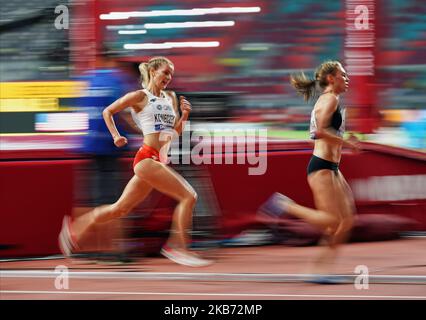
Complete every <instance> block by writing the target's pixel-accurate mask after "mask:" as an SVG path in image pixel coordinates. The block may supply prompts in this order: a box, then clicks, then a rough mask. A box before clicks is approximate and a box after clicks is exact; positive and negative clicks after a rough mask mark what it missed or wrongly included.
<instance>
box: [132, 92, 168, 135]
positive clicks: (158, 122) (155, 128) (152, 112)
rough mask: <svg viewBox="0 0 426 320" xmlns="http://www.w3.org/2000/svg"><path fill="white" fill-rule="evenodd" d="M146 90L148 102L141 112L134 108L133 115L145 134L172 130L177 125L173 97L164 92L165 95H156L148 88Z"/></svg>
mask: <svg viewBox="0 0 426 320" xmlns="http://www.w3.org/2000/svg"><path fill="white" fill-rule="evenodd" d="M142 91H143V92H145V94H146V96H147V99H148V103H147V104H146V106H145V107H144V108H143V109H142V111H140V112H135V110H134V109H133V108H131V110H132V117H133V120H134V121H135V123H136V125H137V126H138V127H139V129H141V130H142V133H143V134H144V135H148V134H150V133H157V132H161V131H165V130H172V129H173V128H174V126H175V121H176V113H175V110H174V108H173V102H172V98H171V97H169V96H167V95H166V94H165V93H164V92H162V95H163V97H161V98H160V97H156V96H154V95H153V94H152V93H151V92H149V91H148V90H147V89H143V90H142Z"/></svg>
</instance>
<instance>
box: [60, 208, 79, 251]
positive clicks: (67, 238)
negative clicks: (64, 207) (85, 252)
mask: <svg viewBox="0 0 426 320" xmlns="http://www.w3.org/2000/svg"><path fill="white" fill-rule="evenodd" d="M58 240H59V249H60V250H61V252H62V254H63V255H64V256H65V257H67V258H70V257H71V256H72V254H73V253H74V252H75V251H77V250H78V245H77V243H76V241H75V239H73V235H72V233H71V218H70V217H69V216H65V217H64V219H63V221H62V229H61V232H60V233H59V239H58Z"/></svg>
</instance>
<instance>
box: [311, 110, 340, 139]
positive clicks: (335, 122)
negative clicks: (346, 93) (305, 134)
mask: <svg viewBox="0 0 426 320" xmlns="http://www.w3.org/2000/svg"><path fill="white" fill-rule="evenodd" d="M345 111H346V110H345V108H343V107H341V106H340V104H339V105H337V109H336V111H334V113H333V115H332V117H331V123H330V127H329V128H333V129H334V130H336V135H338V136H339V137H343V135H344V133H345V113H346V112H345ZM309 131H310V138H311V139H315V132H316V131H317V122H316V119H315V112H314V110H312V113H311V124H310V128H309Z"/></svg>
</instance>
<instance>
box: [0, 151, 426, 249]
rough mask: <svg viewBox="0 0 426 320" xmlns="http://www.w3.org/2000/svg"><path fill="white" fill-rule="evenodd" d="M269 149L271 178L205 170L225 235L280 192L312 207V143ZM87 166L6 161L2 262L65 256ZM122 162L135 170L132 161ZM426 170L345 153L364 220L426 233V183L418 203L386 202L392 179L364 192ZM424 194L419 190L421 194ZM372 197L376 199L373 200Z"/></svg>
mask: <svg viewBox="0 0 426 320" xmlns="http://www.w3.org/2000/svg"><path fill="white" fill-rule="evenodd" d="M268 150H269V152H268V161H267V171H266V173H265V174H264V175H258V176H255V175H248V168H249V167H255V166H253V165H249V164H248V163H247V164H236V161H235V160H234V164H233V165H214V164H211V165H206V167H207V168H208V170H209V172H210V175H211V179H212V184H213V187H214V191H215V193H216V198H217V201H218V205H219V208H220V211H221V217H220V224H221V236H223V237H226V236H230V235H234V234H237V233H239V232H241V231H242V230H245V229H247V228H249V227H251V226H254V225H256V224H257V222H256V219H255V213H256V209H257V208H258V207H259V205H260V204H261V203H262V202H263V201H265V200H266V199H267V198H268V197H269V195H271V193H273V192H275V191H278V192H282V193H284V194H286V195H288V196H289V197H291V198H293V199H294V200H295V201H297V202H300V203H301V204H304V205H307V206H313V202H312V194H311V191H310V190H309V187H308V184H307V182H306V166H307V163H308V161H309V157H310V155H311V152H312V150H311V144H309V143H298V144H294V143H285V144H283V143H281V144H278V143H276V144H274V143H270V144H268ZM80 161H83V160H59V159H57V160H40V161H25V160H15V161H12V160H7V161H5V160H3V161H2V162H0V176H1V184H0V204H1V207H0V208H1V210H0V220H1V224H0V245H1V246H3V247H4V246H12V247H11V248H10V249H7V250H1V251H0V256H3V257H10V256H36V255H48V254H57V253H58V252H59V250H58V247H57V236H58V233H59V230H60V227H61V221H62V218H63V216H64V215H65V214H70V213H71V209H72V199H73V168H74V166H75V165H76V164H78V163H79V162H80ZM123 161H124V162H125V164H126V165H128V168H129V170H130V168H131V165H130V164H131V161H132V159H130V158H127V159H123ZM425 163H426V155H425V154H424V153H419V152H411V151H408V150H403V149H397V148H390V147H383V146H379V145H373V144H364V151H363V152H362V153H360V154H357V155H353V154H349V153H344V155H343V158H342V162H341V171H342V172H343V174H344V175H345V177H346V179H347V180H348V182H349V183H350V184H353V183H354V182H355V184H356V185H357V186H358V187H356V188H357V189H360V190H361V192H358V191H359V190H358V191H357V192H355V194H356V196H357V197H358V198H357V199H356V200H357V209H358V212H359V213H360V214H363V213H387V214H389V213H393V214H399V215H402V216H405V217H410V218H414V219H415V220H417V221H419V225H418V228H417V229H416V230H426V196H424V192H425V191H424V190H426V186H425V185H424V181H425V180H424V179H423V180H421V179H420V180H416V181H420V182H418V184H419V185H418V186H417V185H416V186H414V187H413V185H412V180H409V181H410V185H408V187H407V188H411V189H410V190H411V191H410V192H408V194H409V195H410V194H413V192H417V194H419V198H418V199H406V200H392V197H393V196H394V194H395V192H396V193H398V190H396V191H395V190H394V192H393V193H392V192H390V191H392V190H390V191H389V192H388V193H385V196H387V197H388V198H389V199H387V198H386V199H380V197H381V196H383V195H381V194H380V192H378V191H381V190H384V188H386V187H387V184H388V182H389V180H381V181H380V180H379V181H378V182H377V181H376V180H375V181H373V183H370V184H367V185H366V186H367V187H368V186H369V188H370V189H371V190H369V191H368V192H367V193H365V192H364V194H363V193H362V190H364V185H365V181H369V180H368V179H372V177H379V178H380V177H385V176H388V177H389V176H391V177H392V176H397V179H396V180H394V182H393V183H394V184H395V183H396V184H399V181H402V182H401V183H403V182H404V181H405V180H404V179H405V178H403V179H402V180H398V177H401V176H408V177H410V176H415V177H420V178H422V177H423V178H424V177H425V175H426V166H425ZM392 179H394V178H392ZM395 181H396V182H395ZM422 183H423V184H422ZM367 187H366V188H367ZM396 187H398V185H396ZM417 187H419V188H420V191H419V190H417V191H416V188H417ZM375 190H376V191H375ZM377 190H378V191H377ZM401 190H404V188H403V189H401ZM354 191H356V190H354ZM366 194H367V195H368V196H371V197H372V199H371V198H368V197H367V198H366V197H365V195H366ZM371 194H372V195H371ZM360 197H361V198H360ZM362 197H364V198H362ZM375 197H376V198H378V199H375ZM152 219H155V217H152Z"/></svg>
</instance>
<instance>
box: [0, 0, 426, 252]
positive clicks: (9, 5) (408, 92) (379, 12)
mask: <svg viewBox="0 0 426 320" xmlns="http://www.w3.org/2000/svg"><path fill="white" fill-rule="evenodd" d="M358 5H364V6H366V8H367V9H368V15H369V16H368V22H369V28H368V29H360V30H358V29H356V28H355V29H354V28H353V25H354V21H356V19H357V16H359V13H358V14H356V13H355V9H356V7H357V6H358ZM58 6H61V7H58ZM64 6H65V8H66V9H67V10H65V11H64ZM200 8H202V9H203V10H198V9H200ZM55 9H56V11H55ZM362 12H364V13H365V12H366V11H365V10H363V11H362ZM66 13H68V17H69V21H68V22H69V24H68V23H67V19H66V18H67V16H66ZM365 22H366V21H364V23H365ZM58 26H59V27H60V28H59V29H58ZM61 26H62V28H61ZM425 39H426V5H425V3H424V2H422V1H415V0H376V1H362V0H359V1H355V0H346V1H345V0H340V1H332V2H321V1H315V0H300V1H287V0H255V1H252V0H241V1H240V0H223V1H221V0H218V1H215V2H211V3H209V4H207V2H206V1H199V0H184V1H178V2H176V1H163V0H161V1H157V0H156V1H149V0H147V1H139V0H127V1H119V0H102V1H95V0H75V1H58V0H39V1H36V2H31V1H24V0H8V1H6V0H1V6H0V80H1V81H0V94H1V97H0V112H1V113H0V138H1V144H0V155H1V160H2V169H3V171H2V172H3V174H5V175H6V174H7V173H9V174H12V172H13V170H11V169H10V168H11V167H12V168H15V167H14V166H15V162H16V161H18V160H19V162H20V164H21V165H23V166H24V167H26V168H27V169H28V170H30V171H31V172H32V173H31V174H34V172H35V171H37V170H35V169H34V168H32V169H31V168H30V167H28V166H29V165H34V163H36V165H41V164H40V163H41V162H42V161H45V162H46V163H47V164H46V166H47V167H49V166H51V165H52V163H53V162H49V161H53V160H54V161H56V162H61V161H65V162H66V160H69V161H68V162H66V164H64V166H66V168H67V170H68V169H69V168H71V167H72V163H71V161H74V160H75V161H77V160H78V159H80V160H81V157H80V158H79V157H78V156H76V155H75V154H74V153H73V152H74V150H75V149H77V148H78V147H79V141H80V140H79V139H76V138H81V137H82V136H83V137H84V136H85V135H87V129H88V115H87V114H86V113H85V112H84V110H80V109H79V106H78V103H79V102H78V101H79V98H80V97H82V96H83V95H84V92H85V89H86V85H87V84H86V83H85V82H84V81H81V80H77V79H78V77H79V76H81V74H82V73H83V72H85V71H88V70H92V69H94V68H95V63H96V56H97V54H98V53H99V52H100V51H102V50H104V49H105V48H107V49H106V50H107V51H108V54H109V55H110V56H112V57H113V58H114V59H115V60H116V61H117V62H119V63H120V65H121V67H122V68H124V69H125V71H126V73H127V74H128V75H129V76H130V77H131V78H132V79H134V83H132V85H133V86H134V88H137V87H138V79H139V74H138V69H137V66H138V64H139V63H140V62H141V61H145V60H148V59H149V58H150V57H152V56H157V55H164V56H167V57H168V58H170V59H171V60H172V61H173V62H174V63H175V69H176V72H175V77H174V80H173V82H172V85H171V89H172V90H175V91H177V92H178V93H181V94H185V96H187V97H189V99H190V101H191V102H192V104H193V109H194V111H193V113H192V116H191V120H192V121H193V122H194V123H197V124H201V125H202V126H205V127H208V128H212V129H214V128H221V129H226V128H260V127H262V128H267V129H268V138H270V139H274V138H276V139H277V140H280V141H282V139H295V140H297V141H303V140H307V139H308V132H307V127H308V125H309V115H310V111H311V109H312V105H311V104H306V103H304V102H303V100H302V99H301V98H300V97H298V96H297V95H296V93H295V92H294V90H293V89H292V88H291V87H290V85H289V81H288V77H289V75H290V74H291V73H293V72H297V71H301V70H303V71H305V72H306V73H308V74H309V75H312V73H313V68H314V67H315V66H317V65H319V64H320V63H321V62H322V61H324V60H328V59H338V60H340V61H342V62H343V63H344V65H345V66H346V68H347V70H348V72H349V76H350V77H351V88H350V92H348V94H347V95H345V96H344V97H343V99H344V100H343V101H344V104H345V105H346V106H347V107H348V112H349V119H348V123H349V128H348V129H349V130H351V131H354V132H356V133H358V134H359V136H360V137H361V138H362V139H363V140H364V141H370V142H378V143H381V144H385V145H392V146H399V147H404V148H409V149H411V150H417V151H419V152H423V153H424V151H425V149H426V106H425V101H426V40H425ZM130 141H131V151H132V150H136V148H137V146H139V145H140V142H141V137H140V136H138V135H130ZM304 148H306V147H304ZM404 152H405V151H403V153H404ZM407 152H409V151H407ZM129 157H130V156H129ZM414 158H416V159H420V160H419V161H420V163H419V164H418V168H419V169H416V170H417V171H416V170H414V171H413V172H412V173H411V174H417V175H419V174H420V175H421V174H423V175H421V177H423V178H424V159H425V158H424V157H423V156H421V155H419V153H416V155H415V156H414ZM76 159H77V160H76ZM62 164H63V163H62ZM401 166H402V165H401ZM421 168H423V169H421ZM38 170H41V169H38ZM52 170H53V169H52ZM52 170H50V171H49V170H48V171H47V173H40V176H38V177H37V178H36V180H37V181H38V182H37V183H36V184H35V186H37V184H39V183H40V181H41V180H43V177H46V176H49V175H50V176H55V175H57V180H56V181H55V182H52V185H49V187H46V186H45V187H44V188H45V189H44V191H43V190H41V191H40V190H34V187H31V189H30V190H28V192H29V193H31V194H32V196H33V197H36V198H38V199H42V198H44V199H47V198H52V197H56V199H62V200H61V201H62V205H57V206H56V205H52V206H53V207H49V208H46V205H47V204H46V202H49V200H40V203H39V205H40V206H39V207H37V208H39V209H34V207H35V204H34V202H32V205H33V206H30V205H28V206H26V207H25V208H21V209H16V204H17V203H18V202H19V201H20V200H19V199H20V195H22V192H23V188H24V187H23V184H24V183H23V182H24V181H28V180H29V179H31V178H30V176H29V175H28V172H24V173H22V171H19V172H18V173H17V174H15V173H13V176H11V177H10V179H11V180H10V181H12V180H13V181H15V182H14V183H13V184H12V183H11V182H10V181H9V180H8V182H7V183H5V184H3V186H2V203H0V207H1V206H3V208H2V211H3V214H4V215H2V220H3V221H2V225H3V226H4V227H5V228H6V223H3V222H10V221H9V219H10V212H11V211H14V210H20V211H19V212H20V213H19V214H18V215H17V216H21V217H22V216H24V215H25V214H27V213H26V212H27V211H34V210H35V211H37V212H38V213H37V214H38V216H39V217H42V216H43V214H46V215H48V216H49V215H53V214H55V215H56V216H57V218H56V220H57V221H56V220H55V221H56V222H54V227H52V229H54V230H51V231H50V233H51V234H52V239H53V238H54V235H55V234H56V233H57V231H58V228H59V224H60V222H59V220H60V218H61V217H62V216H63V215H64V214H67V213H69V212H67V211H69V209H70V206H71V203H70V202H71V200H70V198H72V196H69V194H72V183H71V182H70V181H71V180H72V177H71V175H70V174H72V171H66V173H63V172H64V171H58V172H56V171H54V170H53V171H52ZM303 170H304V169H301V177H302V178H301V179H303V173H304V172H303ZM396 170H397V171H398V168H397V169H396ZM24 171H25V170H24ZM39 172H41V171H39ZM70 172H71V173H70ZM21 174H22V176H21ZM393 174H394V175H396V174H397V173H393ZM401 174H407V173H404V172H402V173H401ZM5 175H4V177H5ZM24 179H27V180H24ZM223 179H226V178H223ZM298 179H299V178H298ZM4 181H6V180H4ZM33 181H34V180H33ZM419 181H420V180H419ZM194 183H195V182H194ZM201 185H202V184H201ZM204 185H205V184H204ZM418 186H419V188H420V189H421V188H423V187H424V179H423V180H421V181H420V182H419V184H418ZM223 187H224V188H225V186H223ZM304 187H305V186H304ZM35 188H37V187H35ZM206 188H207V187H206ZM24 189H25V188H24ZM40 189H43V187H40ZM424 189H426V188H423V190H424ZM49 190H50V191H49ZM209 190H210V189H209ZM209 190H207V191H206V193H209V192H210V191H209ZM50 192H53V193H50ZM55 192H57V193H60V194H59V195H58V194H56V193H55ZM268 192H269V191H268ZM34 194H37V196H34ZM423 196H424V192H423V193H422V196H420V197H419V198H420V199H423V200H422V201H423V202H422V203H423V206H422V207H417V208H418V210H420V211H423V210H424V208H425V205H424V200H425V199H424V197H423ZM422 197H423V198H422ZM414 198H415V197H414ZM11 199H14V200H13V201H12V200H11ZM64 199H65V200H64ZM260 200H261V199H259V201H260ZM8 201H9V202H8ZM11 201H12V202H11ZM308 202H309V201H308ZM4 203H8V204H7V205H5V204H4ZM204 203H205V202H204ZM20 205H23V204H20ZM204 209H205V208H204ZM221 209H222V211H223V210H224V208H223V206H222V207H221ZM231 209H232V208H231ZM231 209H230V210H231ZM200 210H201V209H200ZM206 210H207V209H206ZM371 211H372V210H370V211H369V212H371ZM40 212H42V213H40ZM47 212H50V213H47ZM373 212H374V210H373ZM222 213H223V212H222ZM419 214H421V212H420V213H419ZM423 215H424V211H423ZM58 216H59V218H58ZM6 219H8V220H6ZM58 219H59V220H58ZM13 225H15V224H9V225H8V227H7V229H9V230H10V231H9V233H8V235H10V233H11V230H14V227H13ZM21 227H22V226H21ZM422 228H423V229H422ZM422 228H420V229H422V230H425V229H424V226H423V227H422ZM12 238H13V237H12ZM27 238H31V235H30V233H27ZM49 241H50V242H49V244H50V247H49V248H50V249H48V250H44V249H41V247H38V248H35V249H33V250H32V251H31V250H30V251H28V250H27V251H22V252H26V254H28V252H32V253H33V254H34V253H37V254H38V253H53V252H55V250H57V249H55V248H54V245H55V244H51V240H49ZM10 242H12V243H13V239H12V240H10V238H8V236H6V231H5V232H3V238H2V240H1V241H0V243H1V244H5V245H8V244H9V243H10ZM40 246H42V244H40ZM52 248H53V249H52Z"/></svg>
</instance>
